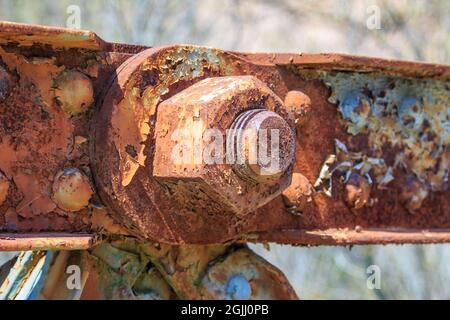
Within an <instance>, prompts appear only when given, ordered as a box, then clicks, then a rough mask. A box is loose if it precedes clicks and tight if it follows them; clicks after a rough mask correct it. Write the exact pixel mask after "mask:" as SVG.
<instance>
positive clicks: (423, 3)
mask: <svg viewBox="0 0 450 320" xmlns="http://www.w3.org/2000/svg"><path fill="white" fill-rule="evenodd" d="M74 5H75V6H78V8H79V9H80V10H79V13H80V21H79V22H80V27H81V28H82V29H87V30H92V31H95V32H96V33H97V34H98V35H99V36H100V37H101V38H103V39H104V40H106V41H113V42H127V43H134V44H145V45H152V46H153V45H162V44H171V43H178V44H179V43H192V44H199V45H207V46H213V47H219V48H222V49H227V50H239V51H266V52H267V51H271V52H310V53H313V52H340V53H349V54H359V55H369V56H378V57H386V58H400V59H407V60H426V61H430V62H440V63H449V52H450V34H449V32H450V1H446V0H408V1H406V0H396V1H381V0H379V1H376V0H371V1H366V0H354V1H349V0H347V1H344V0H323V1H316V0H304V1H300V0H296V1H295V0H262V1H256V0H247V1H238V0H222V1H215V0H198V1H196V0H184V1H181V0H180V1H175V0H167V1H164V0H148V1H146V0H89V1H82V0H79V1H75V0H59V1H56V0H40V1H29V0H0V20H7V21H16V22H25V23H34V24H43V25H51V26H61V27H65V26H68V25H69V26H71V24H73V22H74V21H73V19H72V18H71V17H73V12H74V11H73V8H74V7H73V6H74ZM378 18H379V19H378ZM252 248H253V249H254V250H255V251H256V252H258V253H259V254H261V255H262V256H263V257H265V258H266V259H267V260H268V261H270V262H271V263H273V264H274V265H276V266H278V267H279V268H280V269H281V270H283V271H284V273H285V274H286V276H287V277H288V278H289V280H290V281H291V283H292V284H293V286H294V287H295V290H296V291H297V293H298V294H299V295H300V297H301V298H303V299H450V246H449V245H429V246H410V245H404V246H363V247H361V246H360V247H353V248H331V247H320V248H300V247H291V246H279V245H271V246H270V250H267V248H265V247H263V246H259V245H256V246H252ZM10 257H11V256H10V255H6V254H1V253H0V265H1V264H2V263H3V262H5V261H8V259H9V258H10ZM373 265H375V266H377V267H378V268H379V271H380V280H381V281H380V288H379V289H371V288H372V287H371V286H370V285H369V286H368V285H367V279H368V277H369V276H370V275H371V274H372V272H373V271H371V270H372V269H371V268H369V266H373ZM368 268H369V269H368ZM1 277H2V275H1V274H0V279H1Z"/></svg>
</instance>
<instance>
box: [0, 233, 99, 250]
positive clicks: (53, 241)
mask: <svg viewBox="0 0 450 320" xmlns="http://www.w3.org/2000/svg"><path fill="white" fill-rule="evenodd" d="M94 244H96V237H95V235H92V234H77V235H74V234H69V233H38V234H11V233H8V234H2V233H0V251H28V250H85V249H89V248H90V247H92V246H93V245H94Z"/></svg>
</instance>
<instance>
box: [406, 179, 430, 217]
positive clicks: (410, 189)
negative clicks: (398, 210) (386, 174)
mask: <svg viewBox="0 0 450 320" xmlns="http://www.w3.org/2000/svg"><path fill="white" fill-rule="evenodd" d="M427 196H428V190H427V188H426V187H425V185H424V184H423V183H422V182H421V181H420V180H419V179H418V178H417V177H416V176H415V175H408V176H406V177H405V178H404V181H403V185H402V188H401V192H400V196H399V200H400V202H401V203H402V204H403V205H404V207H405V208H406V209H408V211H409V212H410V213H414V212H415V211H417V210H419V209H420V207H422V204H423V201H424V200H425V199H426V197H427Z"/></svg>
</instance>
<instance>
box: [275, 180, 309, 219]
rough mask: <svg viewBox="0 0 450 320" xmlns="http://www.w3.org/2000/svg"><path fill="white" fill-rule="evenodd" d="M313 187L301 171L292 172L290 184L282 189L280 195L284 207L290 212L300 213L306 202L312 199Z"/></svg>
mask: <svg viewBox="0 0 450 320" xmlns="http://www.w3.org/2000/svg"><path fill="white" fill-rule="evenodd" d="M313 192H314V188H313V186H312V184H311V183H310V182H309V180H308V179H307V178H306V177H305V176H304V175H302V174H301V173H297V172H295V173H293V174H292V182H291V185H290V186H289V187H288V188H287V189H286V190H284V191H283V193H282V196H283V200H284V203H285V205H286V207H287V208H288V209H289V212H291V213H292V214H301V213H302V212H303V211H304V210H305V208H306V206H307V205H308V203H310V202H311V201H312V194H313Z"/></svg>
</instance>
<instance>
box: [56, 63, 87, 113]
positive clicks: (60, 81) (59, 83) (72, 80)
mask: <svg viewBox="0 0 450 320" xmlns="http://www.w3.org/2000/svg"><path fill="white" fill-rule="evenodd" d="M55 85H56V90H55V95H56V99H57V101H58V102H59V103H60V105H61V107H62V108H63V110H64V111H66V112H67V113H69V114H71V115H77V114H80V113H83V112H85V111H86V110H87V109H88V108H89V107H90V106H91V105H92V104H93V103H94V88H93V87H92V82H91V80H90V79H89V78H88V77H87V76H86V75H84V74H83V73H81V72H78V71H65V72H63V73H62V74H61V75H60V76H59V77H58V78H57V79H56V81H55Z"/></svg>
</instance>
